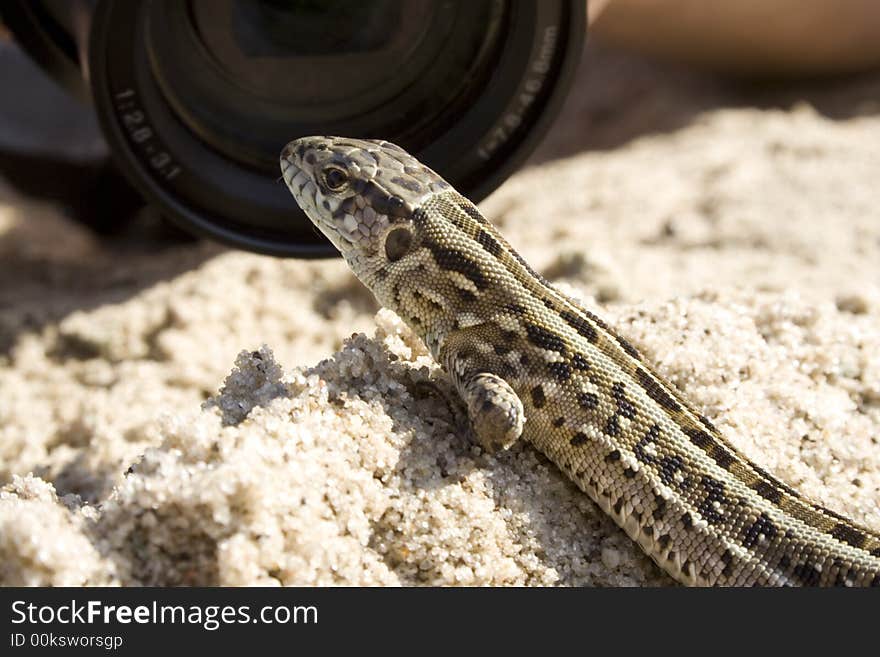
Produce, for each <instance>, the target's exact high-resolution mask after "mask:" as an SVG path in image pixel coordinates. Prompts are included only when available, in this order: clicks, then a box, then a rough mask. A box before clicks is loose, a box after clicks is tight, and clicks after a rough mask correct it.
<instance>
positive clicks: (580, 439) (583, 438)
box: [569, 431, 590, 447]
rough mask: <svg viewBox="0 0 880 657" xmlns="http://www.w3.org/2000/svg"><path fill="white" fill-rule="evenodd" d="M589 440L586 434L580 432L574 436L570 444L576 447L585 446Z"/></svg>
mask: <svg viewBox="0 0 880 657" xmlns="http://www.w3.org/2000/svg"><path fill="white" fill-rule="evenodd" d="M589 440H590V439H589V438H587V435H586V434H585V433H581V432H580V431H578V432H577V433H576V434H574V436H572V438H571V441H569V442H570V443H571V444H572V445H574V446H575V447H578V446H579V445H585V444H586V443H587V442H588V441H589Z"/></svg>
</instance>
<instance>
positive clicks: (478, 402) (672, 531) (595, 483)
mask: <svg viewBox="0 0 880 657" xmlns="http://www.w3.org/2000/svg"><path fill="white" fill-rule="evenodd" d="M281 169H282V174H283V176H284V180H285V182H286V183H287V185H288V187H289V189H290V191H291V193H292V194H293V195H294V197H295V198H296V200H297V202H298V203H299V205H300V207H301V208H302V209H303V211H304V212H305V213H306V215H308V217H309V218H310V219H311V220H312V222H314V224H315V225H316V226H317V227H318V228H319V229H320V230H321V231H322V232H323V233H324V234H325V235H326V236H327V237H328V238H329V239H330V241H331V242H332V243H333V244H334V245H335V246H336V247H337V248H338V249H339V251H340V252H341V254H342V256H343V257H344V258H345V260H346V262H347V263H348V264H349V266H350V267H351V268H352V270H353V271H354V273H355V275H356V276H357V277H358V278H359V279H360V280H361V281H362V282H363V283H364V284H365V285H366V286H367V287H368V288H369V289H370V290H371V291H372V292H373V293H374V294H375V296H376V298H377V299H378V300H379V302H380V303H381V304H382V305H384V306H386V307H388V308H391V309H392V310H394V311H395V312H396V313H397V314H398V315H400V317H401V318H402V319H403V320H404V321H405V322H406V323H407V324H409V325H410V326H411V327H412V329H413V330H414V331H415V332H416V333H417V334H418V335H419V336H420V337H421V338H422V339H423V340H424V341H425V343H426V344H427V346H428V348H429V349H430V351H431V353H432V354H433V356H434V358H435V359H436V360H437V361H438V362H439V363H440V364H441V365H442V366H443V368H444V369H445V370H446V372H448V374H449V376H450V377H451V379H452V382H453V384H454V386H455V388H456V390H457V391H458V393H459V394H460V395H461V397H462V399H463V401H464V403H465V405H466V407H467V409H468V414H469V418H470V421H471V425H472V427H473V431H474V435H475V437H476V439H477V441H478V442H479V443H480V445H481V446H482V447H483V448H484V449H486V450H487V451H494V450H497V449H506V448H507V447H509V446H510V445H512V444H513V443H514V442H515V441H516V440H517V439H519V438H521V437H522V438H524V439H525V440H527V441H528V442H530V443H531V444H532V445H534V446H535V447H536V448H537V449H538V450H540V451H541V452H543V453H544V454H545V455H546V456H547V457H548V458H549V459H550V460H552V461H553V462H554V463H555V464H556V465H557V466H558V467H559V468H560V469H561V470H562V471H563V472H564V473H565V474H566V475H567V476H568V477H569V478H570V479H571V480H572V481H573V482H574V483H575V484H576V485H577V486H578V487H579V488H580V489H581V490H583V491H584V492H585V493H586V494H587V495H589V496H590V498H592V499H593V500H594V501H595V502H596V503H597V504H598V505H599V506H600V507H601V508H602V509H603V510H604V511H605V512H606V513H608V514H609V515H610V516H611V517H612V518H613V519H614V521H615V522H616V523H617V524H618V525H619V526H620V527H622V528H623V529H624V530H625V531H626V533H627V534H628V535H629V536H630V537H631V538H632V539H633V540H635V541H636V542H637V543H638V544H639V546H641V548H642V549H643V550H644V551H645V552H646V553H647V554H648V555H649V556H651V558H652V559H653V560H654V561H655V562H656V563H657V564H658V565H659V566H660V567H661V568H663V570H665V571H666V572H667V573H669V574H670V575H671V576H672V577H674V578H675V579H677V580H678V581H680V582H682V583H685V584H690V585H728V586H738V585H764V586H772V585H848V586H868V585H873V586H878V585H880V536H878V534H877V533H875V532H872V531H870V530H868V529H866V528H864V527H861V526H859V525H857V524H856V523H854V522H852V521H851V520H849V519H847V518H845V517H843V516H840V515H838V514H836V513H834V512H832V511H830V510H828V509H825V508H823V507H822V506H820V505H818V504H815V503H813V502H811V501H809V500H807V499H805V498H803V497H802V496H801V495H800V494H799V493H798V492H797V491H795V490H794V489H792V488H790V487H789V486H787V485H786V484H784V483H782V482H781V481H779V480H777V479H776V478H774V477H773V476H772V475H770V474H769V473H767V472H766V471H764V470H763V469H762V468H761V467H759V466H758V465H757V464H755V463H752V462H751V461H749V460H748V459H747V458H746V457H744V456H743V455H742V454H740V453H739V452H738V451H737V450H736V448H735V447H734V446H733V445H732V444H731V443H730V442H729V441H728V440H727V439H725V438H724V436H722V435H721V433H720V432H719V431H718V430H717V429H716V428H715V427H714V426H713V425H712V423H711V422H710V421H709V420H708V419H707V418H705V417H703V416H702V415H701V414H700V413H699V412H698V411H697V410H696V409H695V408H694V407H693V405H692V404H690V403H689V402H688V401H687V400H686V399H685V398H684V397H683V395H682V394H681V392H679V391H678V389H676V388H675V387H674V386H673V385H671V384H670V383H668V382H667V381H665V380H664V379H663V378H662V377H661V376H660V375H659V374H657V373H656V372H655V371H654V370H653V369H652V367H651V366H650V364H649V363H647V362H646V360H645V359H644V357H643V356H642V355H641V354H640V353H639V352H638V350H636V349H635V348H634V347H633V346H632V345H631V344H630V343H629V342H627V341H626V339H625V338H623V337H622V336H620V335H618V334H617V333H615V332H614V331H613V330H612V329H611V328H610V327H609V326H607V325H606V324H605V323H604V322H603V321H602V320H601V319H599V317H597V316H596V315H594V314H593V313H591V312H590V311H588V310H586V309H584V308H582V307H581V306H580V305H579V304H578V303H576V302H575V301H573V300H572V299H570V298H569V297H567V296H566V295H564V294H562V293H560V292H559V291H558V290H556V289H555V288H554V287H553V286H552V285H550V284H549V283H548V282H547V281H546V280H544V279H543V278H542V277H541V276H540V275H539V274H537V273H536V272H535V271H534V270H533V269H532V268H531V267H530V266H529V265H528V264H527V263H526V262H525V261H524V260H523V259H522V257H520V256H519V254H517V252H516V251H515V250H514V249H513V248H512V247H511V246H510V245H509V244H508V243H507V242H506V241H505V240H504V238H503V237H502V236H501V235H500V234H499V233H498V231H497V230H496V229H495V228H494V227H493V226H492V225H491V224H490V223H489V222H488V221H487V220H486V219H485V218H484V217H483V216H482V214H480V212H479V210H478V209H477V208H476V206H474V205H473V204H472V203H471V202H470V201H468V200H467V199H466V198H465V197H463V196H461V195H460V194H459V193H458V192H456V191H455V190H454V189H453V188H452V187H451V186H450V185H449V184H448V183H447V182H446V181H444V180H443V179H442V178H441V177H440V176H439V175H437V174H436V173H435V172H433V171H432V170H431V169H429V168H428V167H426V166H424V165H423V164H421V163H420V162H419V161H418V160H416V159H415V158H413V157H412V156H411V155H409V154H408V153H406V152H405V151H404V150H403V149H401V148H399V147H397V146H395V145H393V144H390V143H388V142H384V141H372V140H357V139H346V138H339V137H306V138H302V139H298V140H295V141H292V142H290V143H289V144H288V145H287V146H286V147H285V148H284V150H283V152H282V154H281Z"/></svg>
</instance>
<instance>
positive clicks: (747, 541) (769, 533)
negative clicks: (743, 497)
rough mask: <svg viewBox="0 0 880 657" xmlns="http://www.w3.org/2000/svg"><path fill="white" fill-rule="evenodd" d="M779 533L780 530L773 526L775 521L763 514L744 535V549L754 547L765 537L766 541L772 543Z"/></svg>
mask: <svg viewBox="0 0 880 657" xmlns="http://www.w3.org/2000/svg"><path fill="white" fill-rule="evenodd" d="M778 532H779V530H778V529H777V527H776V525H774V524H773V521H772V520H770V517H769V516H768V515H767V514H766V513H762V514H761V515H760V516H758V519H757V520H755V522H754V524H752V525H751V526H750V527H749V528H748V529H747V530H746V532H745V534H744V535H743V540H742V544H743V547H747V548H752V547H754V546H755V544H757V543H758V541H760V540H761V537H763V540H764V541H767V542H769V541H772V540H773V539H774V538H776V534H777V533H778Z"/></svg>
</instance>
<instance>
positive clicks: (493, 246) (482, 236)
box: [477, 230, 502, 258]
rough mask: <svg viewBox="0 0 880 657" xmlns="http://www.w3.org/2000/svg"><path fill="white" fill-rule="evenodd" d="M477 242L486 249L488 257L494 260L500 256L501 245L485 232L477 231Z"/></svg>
mask: <svg viewBox="0 0 880 657" xmlns="http://www.w3.org/2000/svg"><path fill="white" fill-rule="evenodd" d="M477 242H479V243H480V246H482V247H483V248H484V249H486V251H487V252H488V253H489V254H490V255H492V256H494V257H496V258H497V257H498V256H499V255H501V250H502V249H501V245H500V244H499V243H498V242H497V241H496V240H495V238H494V237H492V236H491V235H490V234H489V233H487V232H486V231H485V230H479V231H477Z"/></svg>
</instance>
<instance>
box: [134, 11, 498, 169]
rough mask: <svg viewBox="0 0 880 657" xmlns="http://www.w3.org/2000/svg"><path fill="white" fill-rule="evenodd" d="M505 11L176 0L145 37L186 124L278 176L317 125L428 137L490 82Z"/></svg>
mask: <svg viewBox="0 0 880 657" xmlns="http://www.w3.org/2000/svg"><path fill="white" fill-rule="evenodd" d="M504 18H505V16H504V8H503V6H501V5H492V4H491V3H484V2H461V3H450V2H435V1H432V0H422V1H412V0H410V2H405V3H404V2H399V1H398V0H373V1H372V2H359V3H352V2H350V1H349V0H336V1H332V0H330V1H327V0H325V1H324V2H280V1H278V0H274V1H269V0H261V1H258V2H241V1H239V2H211V3H191V4H190V5H189V6H187V5H186V4H183V3H180V2H170V3H167V4H166V5H165V6H163V5H162V4H161V3H160V4H157V5H155V6H154V7H153V9H152V11H150V13H149V22H148V30H147V33H146V37H147V46H148V48H149V52H150V57H151V64H152V73H153V75H154V76H155V78H156V80H157V82H158V84H159V87H160V89H161V91H162V94H163V96H164V98H165V100H166V101H167V102H168V103H169V104H170V105H171V106H172V107H173V108H174V110H175V113H176V114H177V116H178V117H179V118H180V120H182V121H183V122H184V123H185V124H186V126H187V127H188V128H189V129H190V130H192V131H193V132H194V133H195V134H198V135H200V136H201V137H202V138H203V139H204V140H205V141H206V142H207V143H209V144H211V145H213V146H214V147H215V148H216V149H217V150H219V151H220V152H222V153H223V154H224V155H226V156H227V157H229V158H231V159H236V160H238V161H241V162H243V163H247V164H248V165H250V166H252V167H255V168H257V169H261V170H263V171H266V172H271V173H274V172H275V170H276V169H277V167H278V163H277V160H278V150H279V148H278V145H279V144H284V143H287V141H289V139H290V136H291V134H294V135H298V134H299V135H302V134H311V133H312V132H313V131H314V130H315V129H316V128H317V127H319V126H320V127H321V129H322V131H323V132H325V133H328V134H366V133H372V134H374V135H395V138H396V139H397V140H399V141H402V142H406V143H407V144H408V145H409V147H410V148H413V149H414V150H420V149H422V148H424V147H425V146H426V145H428V144H430V143H431V142H432V141H433V140H434V139H436V138H437V137H438V136H439V135H440V134H442V133H443V132H444V131H445V130H446V129H447V128H448V127H449V123H450V122H451V121H453V120H454V119H455V117H456V116H459V115H460V114H461V113H462V112H463V111H464V110H465V109H466V108H467V105H468V101H469V100H470V99H471V98H472V96H473V94H474V92H475V91H477V90H478V89H480V88H481V87H482V86H483V85H485V84H486V82H487V79H488V77H489V74H490V73H491V71H492V69H493V68H494V65H495V64H496V63H497V58H498V52H499V49H498V46H499V32H500V29H501V26H502V23H503V21H504ZM462 80H467V81H468V82H467V84H462Z"/></svg>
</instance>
